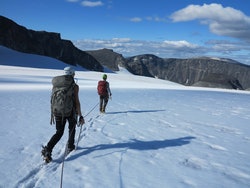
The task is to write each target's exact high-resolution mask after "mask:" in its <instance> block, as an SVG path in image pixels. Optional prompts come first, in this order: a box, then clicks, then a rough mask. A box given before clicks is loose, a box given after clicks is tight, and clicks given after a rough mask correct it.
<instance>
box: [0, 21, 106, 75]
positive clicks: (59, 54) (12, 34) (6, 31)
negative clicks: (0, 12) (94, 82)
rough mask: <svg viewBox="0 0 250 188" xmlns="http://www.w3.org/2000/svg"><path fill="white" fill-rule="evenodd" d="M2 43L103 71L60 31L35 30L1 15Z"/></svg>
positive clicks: (15, 48) (0, 43) (12, 47)
mask: <svg viewBox="0 0 250 188" xmlns="http://www.w3.org/2000/svg"><path fill="white" fill-rule="evenodd" d="M0 28H1V29H0V45H3V46H5V47H8V48H11V49H13V50H16V51H20V52H24V53H31V54H37V55H43V56H48V57H52V58H55V59H58V60H60V61H63V62H65V63H67V64H70V65H74V66H76V65H79V66H81V67H83V68H86V69H89V70H92V71H103V67H102V65H101V64H100V63H99V62H98V61H97V60H96V59H95V58H94V57H93V56H91V55H89V54H88V53H86V52H84V51H81V50H79V49H78V48H76V47H75V46H74V45H73V43H72V42H71V41H69V40H63V39H61V36H60V34H59V33H53V32H46V31H33V30H30V29H26V28H25V27H23V26H20V25H18V24H16V23H15V22H13V21H12V20H10V19H8V18H6V17H3V16H0Z"/></svg>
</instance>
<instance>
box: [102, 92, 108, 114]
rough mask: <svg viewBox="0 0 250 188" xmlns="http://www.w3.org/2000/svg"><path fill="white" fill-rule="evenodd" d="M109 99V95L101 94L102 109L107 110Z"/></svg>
mask: <svg viewBox="0 0 250 188" xmlns="http://www.w3.org/2000/svg"><path fill="white" fill-rule="evenodd" d="M108 101H109V96H108V95H100V111H105V109H106V106H107V104H108Z"/></svg>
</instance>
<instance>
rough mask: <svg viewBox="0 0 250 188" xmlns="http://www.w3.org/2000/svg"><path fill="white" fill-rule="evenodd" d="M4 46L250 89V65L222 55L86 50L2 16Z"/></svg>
mask: <svg viewBox="0 0 250 188" xmlns="http://www.w3.org/2000/svg"><path fill="white" fill-rule="evenodd" d="M0 27H1V30H0V45H3V46H5V47H8V48H11V49H14V50H17V51H20V52H25V53H31V54H38V55H44V56H49V57H52V58H56V59H58V60H61V61H63V62H65V63H67V64H70V65H73V66H76V65H79V66H81V67H83V68H86V69H88V70H91V71H101V72H103V71H104V67H105V68H108V69H110V70H112V71H118V70H119V66H123V67H125V68H126V69H127V70H128V71H129V72H131V73H132V74H135V75H140V76H148V77H154V78H158V79H164V80H169V81H172V82H176V83H180V84H183V85H186V86H201V87H212V88H227V89H240V90H242V89H243V90H244V89H249V88H250V66H248V65H245V64H241V63H239V62H236V61H234V60H230V59H219V58H208V57H199V58H189V59H178V58H160V57H157V56H155V55H152V54H143V55H137V56H133V57H127V58H125V57H123V55H122V54H119V53H116V52H114V51H113V50H112V49H100V50H91V51H82V50H79V49H78V48H76V47H75V46H74V45H73V43H72V42H71V41H69V40H63V39H61V37H60V34H59V33H52V32H46V31H33V30H29V29H26V28H25V27H23V26H20V25H18V24H16V23H15V22H13V21H12V20H10V19H8V18H5V17H3V16H0Z"/></svg>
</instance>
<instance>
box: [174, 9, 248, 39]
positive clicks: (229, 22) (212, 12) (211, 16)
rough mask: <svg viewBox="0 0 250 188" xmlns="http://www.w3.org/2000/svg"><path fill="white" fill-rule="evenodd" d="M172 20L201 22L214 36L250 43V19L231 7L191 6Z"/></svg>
mask: <svg viewBox="0 0 250 188" xmlns="http://www.w3.org/2000/svg"><path fill="white" fill-rule="evenodd" d="M170 18H171V19H172V21H173V22H184V21H191V20H201V23H202V24H207V25H208V26H209V29H210V31H211V32H212V33H214V34H217V35H222V36H229V37H234V38H240V39H244V40H247V41H249V42H250V35H249V33H250V17H248V16H246V15H245V14H244V13H243V12H241V11H239V10H236V9H234V8H231V7H223V6H222V5H220V4H210V5H207V4H204V5H202V6H200V5H189V6H187V7H186V8H184V9H181V10H179V11H176V12H174V13H173V14H172V15H171V16H170Z"/></svg>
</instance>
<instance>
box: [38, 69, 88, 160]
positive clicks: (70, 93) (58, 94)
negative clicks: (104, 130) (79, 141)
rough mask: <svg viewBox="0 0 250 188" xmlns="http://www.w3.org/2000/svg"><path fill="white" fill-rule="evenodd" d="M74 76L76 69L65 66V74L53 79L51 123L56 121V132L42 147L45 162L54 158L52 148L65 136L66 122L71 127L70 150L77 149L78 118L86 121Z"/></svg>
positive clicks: (82, 122) (80, 122) (81, 123)
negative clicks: (76, 131) (76, 129)
mask: <svg viewBox="0 0 250 188" xmlns="http://www.w3.org/2000/svg"><path fill="white" fill-rule="evenodd" d="M74 76H75V71H74V69H73V68H71V67H65V68H64V75H61V76H56V77H54V78H53V79H52V85H53V88H52V94H51V122H50V124H54V123H56V133H55V134H54V135H53V136H52V137H51V139H50V140H49V142H48V143H47V145H46V146H44V147H43V149H42V155H43V157H44V160H45V162H50V161H51V160H52V157H51V153H52V150H53V148H54V146H55V145H56V144H57V142H58V141H59V140H60V139H61V137H62V136H63V133H64V129H65V125H66V122H68V128H69V136H68V143H67V147H68V152H70V151H72V150H74V149H75V145H74V142H75V127H76V124H77V118H78V117H79V125H83V124H84V123H85V122H84V118H83V116H82V113H81V104H80V101H79V95H78V93H79V86H78V85H77V84H76V83H75V80H74Z"/></svg>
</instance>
